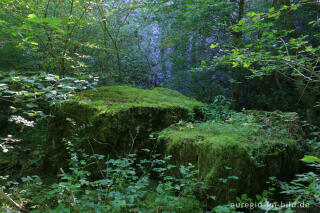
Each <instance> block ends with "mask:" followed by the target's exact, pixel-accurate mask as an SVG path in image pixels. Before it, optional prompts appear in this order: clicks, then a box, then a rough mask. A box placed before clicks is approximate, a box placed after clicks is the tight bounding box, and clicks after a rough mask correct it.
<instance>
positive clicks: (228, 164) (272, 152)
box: [158, 113, 303, 204]
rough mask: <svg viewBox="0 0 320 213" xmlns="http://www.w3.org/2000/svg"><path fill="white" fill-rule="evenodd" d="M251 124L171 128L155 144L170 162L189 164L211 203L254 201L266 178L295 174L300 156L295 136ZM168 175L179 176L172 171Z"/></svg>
mask: <svg viewBox="0 0 320 213" xmlns="http://www.w3.org/2000/svg"><path fill="white" fill-rule="evenodd" d="M267 114H268V113H267ZM261 115H262V113H261ZM257 119H258V118H257V117H254V116H252V114H251V115H245V114H242V113H241V114H239V116H238V117H237V118H236V119H235V120H233V121H232V120H230V121H228V122H225V123H196V124H192V123H180V124H175V125H172V126H171V127H169V128H167V129H165V130H163V131H162V132H160V135H159V138H158V141H159V143H160V145H161V146H162V149H163V150H165V154H166V155H171V156H172V162H170V163H172V164H174V165H178V166H180V165H187V164H188V163H192V164H193V165H195V166H196V168H198V169H199V177H200V178H201V179H202V180H203V181H204V183H205V188H206V189H207V192H206V193H205V194H206V195H212V196H216V200H215V202H214V204H224V203H226V202H227V201H235V199H236V197H237V196H239V197H240V196H241V194H247V195H248V196H250V197H252V198H255V195H256V194H259V193H261V192H262V190H264V189H266V187H267V186H266V182H267V180H268V178H269V177H270V176H276V177H282V178H290V177H291V176H292V175H293V174H295V172H297V171H298V169H299V166H300V163H299V159H300V158H301V157H302V155H303V149H302V146H301V142H300V140H299V139H298V138H297V136H296V135H295V136H294V137H293V136H291V135H290V131H289V130H288V129H286V128H284V127H283V125H280V126H273V127H272V128H271V127H270V128H266V127H265V126H264V125H262V124H261V123H257V121H256V120H257ZM283 128H284V129H283ZM172 175H174V176H179V173H178V171H177V170H176V171H174V170H173V171H172Z"/></svg>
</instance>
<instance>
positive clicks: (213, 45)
mask: <svg viewBox="0 0 320 213" xmlns="http://www.w3.org/2000/svg"><path fill="white" fill-rule="evenodd" d="M218 45H219V44H218V43H215V44H211V45H210V48H211V49H214V48H216V47H217V46H218Z"/></svg>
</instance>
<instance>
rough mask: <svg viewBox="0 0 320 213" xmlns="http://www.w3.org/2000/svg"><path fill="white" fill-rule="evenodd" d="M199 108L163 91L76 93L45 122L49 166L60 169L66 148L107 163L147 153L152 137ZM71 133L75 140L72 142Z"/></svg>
mask: <svg viewBox="0 0 320 213" xmlns="http://www.w3.org/2000/svg"><path fill="white" fill-rule="evenodd" d="M201 106H204V104H203V103H200V102H198V101H196V100H194V99H190V98H187V97H185V96H183V95H181V94H180V93H178V92H176V91H173V90H169V89H165V88H155V89H153V90H143V89H136V88H132V87H125V86H110V87H100V88H97V89H96V90H87V91H84V92H80V93H78V94H77V95H76V96H75V97H74V100H73V101H72V102H68V103H65V104H63V105H61V106H60V107H58V108H57V109H56V111H55V114H54V117H53V119H51V121H50V130H49V137H48V138H49V140H48V143H49V147H50V148H49V150H48V152H49V154H50V153H52V155H51V156H49V158H50V164H51V166H52V167H53V168H54V167H59V165H60V164H61V162H62V160H64V158H67V157H68V154H67V150H66V149H68V147H70V146H69V145H68V142H71V143H73V146H75V147H76V148H77V149H80V148H83V149H85V150H86V151H87V152H88V153H90V154H91V153H92V152H94V153H97V154H103V155H106V156H110V157H117V156H120V155H123V154H128V153H134V152H136V151H137V150H139V149H141V148H152V147H153V146H154V144H155V143H154V140H153V141H152V140H150V139H149V135H150V134H151V133H152V132H155V131H160V130H162V129H164V128H166V127H168V126H169V125H171V124H173V123H176V122H178V121H180V120H188V119H189V118H190V115H191V114H192V113H197V111H198V109H199V108H200V107H201ZM75 128H77V129H75ZM74 130H75V131H74ZM75 133H76V134H77V136H76V137H77V139H76V140H72V138H73V136H74V134H75ZM79 138H80V139H82V141H79Z"/></svg>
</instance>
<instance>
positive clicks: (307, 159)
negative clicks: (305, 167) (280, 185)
mask: <svg viewBox="0 0 320 213" xmlns="http://www.w3.org/2000/svg"><path fill="white" fill-rule="evenodd" d="M301 160H302V161H304V162H306V163H313V162H318V161H320V158H318V157H316V156H310V155H305V156H304V157H303V158H302V159H301Z"/></svg>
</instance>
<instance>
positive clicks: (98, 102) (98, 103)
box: [94, 101, 104, 105]
mask: <svg viewBox="0 0 320 213" xmlns="http://www.w3.org/2000/svg"><path fill="white" fill-rule="evenodd" d="M94 103H95V104H96V105H102V104H104V101H95V102H94Z"/></svg>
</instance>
